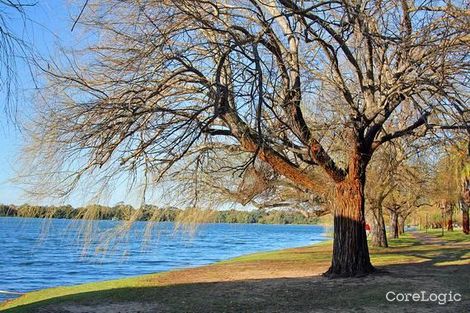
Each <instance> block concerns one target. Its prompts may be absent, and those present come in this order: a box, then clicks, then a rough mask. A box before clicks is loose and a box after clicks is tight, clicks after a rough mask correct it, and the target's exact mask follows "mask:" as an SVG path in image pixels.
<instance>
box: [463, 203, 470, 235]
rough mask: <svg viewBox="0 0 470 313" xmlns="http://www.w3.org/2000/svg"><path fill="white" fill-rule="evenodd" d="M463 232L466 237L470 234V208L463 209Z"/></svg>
mask: <svg viewBox="0 0 470 313" xmlns="http://www.w3.org/2000/svg"><path fill="white" fill-rule="evenodd" d="M462 231H463V233H464V234H466V235H468V234H470V225H469V218H468V208H466V209H462Z"/></svg>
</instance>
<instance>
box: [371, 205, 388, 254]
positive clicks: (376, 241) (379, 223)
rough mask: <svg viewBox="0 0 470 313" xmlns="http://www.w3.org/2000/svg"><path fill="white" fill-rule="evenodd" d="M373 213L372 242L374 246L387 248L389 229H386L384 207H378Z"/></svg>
mask: <svg viewBox="0 0 470 313" xmlns="http://www.w3.org/2000/svg"><path fill="white" fill-rule="evenodd" d="M372 215H373V216H372V221H373V225H372V230H371V241H370V244H371V245H372V246H374V247H385V248H386V247H388V242H387V231H386V230H385V220H384V215H383V209H382V207H381V206H379V207H377V208H376V209H375V210H374V212H373V214H372Z"/></svg>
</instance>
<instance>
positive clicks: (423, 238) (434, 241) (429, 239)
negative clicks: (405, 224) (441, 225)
mask: <svg viewBox="0 0 470 313" xmlns="http://www.w3.org/2000/svg"><path fill="white" fill-rule="evenodd" d="M411 234H412V235H413V237H415V238H416V239H418V240H419V241H420V242H421V243H423V244H425V245H444V244H446V242H445V241H444V240H442V239H439V238H438V237H435V236H432V235H429V234H427V233H421V232H411Z"/></svg>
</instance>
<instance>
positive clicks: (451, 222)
mask: <svg viewBox="0 0 470 313" xmlns="http://www.w3.org/2000/svg"><path fill="white" fill-rule="evenodd" d="M446 215H447V231H454V219H453V217H454V210H453V207H452V205H449V207H448V210H447V214H446Z"/></svg>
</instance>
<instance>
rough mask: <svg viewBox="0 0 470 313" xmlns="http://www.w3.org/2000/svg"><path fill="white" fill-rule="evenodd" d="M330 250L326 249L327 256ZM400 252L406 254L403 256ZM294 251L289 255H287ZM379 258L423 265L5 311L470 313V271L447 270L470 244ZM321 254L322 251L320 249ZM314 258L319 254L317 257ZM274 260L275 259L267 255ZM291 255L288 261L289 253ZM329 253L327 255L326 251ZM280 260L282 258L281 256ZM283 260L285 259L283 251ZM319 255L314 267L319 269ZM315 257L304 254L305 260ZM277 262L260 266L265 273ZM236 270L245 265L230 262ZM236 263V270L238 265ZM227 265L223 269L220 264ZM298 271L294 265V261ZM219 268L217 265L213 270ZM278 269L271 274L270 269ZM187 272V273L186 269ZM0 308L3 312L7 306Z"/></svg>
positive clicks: (120, 294) (91, 297)
mask: <svg viewBox="0 0 470 313" xmlns="http://www.w3.org/2000/svg"><path fill="white" fill-rule="evenodd" d="M326 249H327V248H325V247H323V248H321V250H322V251H323V252H324V253H326V252H325V251H326ZM397 250H400V251H398V252H397ZM286 251H287V250H286ZM312 252H313V250H312V248H311V247H308V248H305V250H304V249H303V248H302V249H291V250H289V251H288V253H287V252H286V253H287V254H288V255H291V256H292V255H297V256H299V255H303V254H304V253H312ZM374 252H375V253H374V256H375V257H376V258H378V259H380V258H381V257H383V258H387V257H389V256H394V257H397V258H399V257H401V256H402V257H404V258H405V257H413V258H416V260H418V259H420V260H421V261H423V260H424V261H423V262H421V263H408V264H395V265H388V266H383V267H379V269H381V270H385V271H386V272H387V274H383V273H382V274H377V275H370V276H366V277H362V278H353V279H333V280H329V279H327V278H323V277H320V276H312V277H298V278H272V279H250V280H235V281H221V282H195V283H189V284H188V283H186V284H175V285H166V286H155V287H135V288H127V287H126V288H116V289H107V290H100V291H93V292H82V293H77V294H73V295H67V296H61V297H56V298H52V299H48V300H43V301H38V302H35V303H31V304H27V305H20V306H17V307H14V308H11V309H7V310H4V311H2V312H5V313H25V312H28V313H29V312H31V313H46V312H47V313H59V312H60V313H67V312H74V313H75V312H97V313H98V312H100V313H104V312H113V313H114V312H121V313H126V312H293V313H295V312H332V311H333V312H336V311H337V312H404V311H405V312H466V310H467V309H468V307H470V284H469V283H468V279H469V277H470V266H469V265H468V264H460V265H458V264H453V265H440V263H442V262H443V261H445V262H459V261H462V260H463V261H465V260H468V246H464V247H463V248H462V246H460V247H459V246H445V245H420V244H419V242H417V241H416V239H413V238H410V239H409V240H408V239H407V238H403V239H401V240H400V245H399V246H397V247H395V248H392V249H377V250H375V251H374ZM317 253H319V251H317ZM313 254H314V255H315V253H314V252H313ZM266 255H267V256H269V254H266ZM288 255H287V256H288ZM326 255H328V254H327V253H326ZM280 256H281V257H280ZM280 256H279V255H277V257H278V259H280V260H281V261H282V259H283V258H284V257H283V255H282V254H280ZM320 256H321V255H316V257H313V259H312V260H311V263H309V264H311V266H317V265H318V259H322V258H323V256H321V257H320ZM305 259H310V258H309V257H307V258H304V257H298V260H302V261H305ZM267 264H270V265H269V266H271V265H272V264H271V263H260V269H262V268H263V266H268V265H267ZM229 265H230V266H232V268H233V269H234V270H235V271H236V270H237V266H239V267H242V266H243V265H242V263H240V264H236V263H235V264H233V263H231V264H229ZM234 265H235V267H233V266H234ZM220 266H223V265H220ZM293 266H295V263H293ZM210 270H211V271H217V267H214V268H212V269H210ZM269 270H271V269H269ZM181 275H184V272H181ZM389 291H394V292H396V293H415V292H418V293H419V292H421V291H426V292H428V293H448V292H450V291H452V292H453V293H454V294H455V293H460V294H461V295H462V301H461V302H450V303H447V304H446V305H439V304H438V303H436V302H388V301H387V300H386V297H385V296H386V294H387V292H389ZM0 311H1V309H0Z"/></svg>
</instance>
